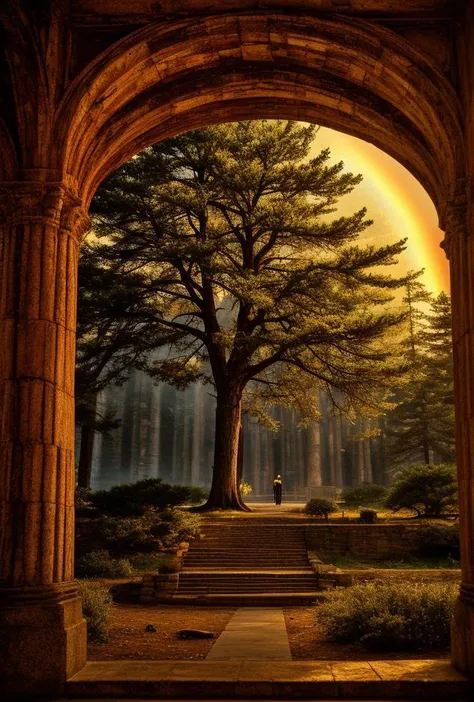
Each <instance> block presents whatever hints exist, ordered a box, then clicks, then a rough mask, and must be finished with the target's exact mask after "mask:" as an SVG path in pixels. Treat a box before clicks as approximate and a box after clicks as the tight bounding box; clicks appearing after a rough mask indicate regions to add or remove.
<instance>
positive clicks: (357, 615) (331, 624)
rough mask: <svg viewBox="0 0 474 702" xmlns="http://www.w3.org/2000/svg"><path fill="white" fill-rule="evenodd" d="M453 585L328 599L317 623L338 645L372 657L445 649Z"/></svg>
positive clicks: (378, 586)
mask: <svg viewBox="0 0 474 702" xmlns="http://www.w3.org/2000/svg"><path fill="white" fill-rule="evenodd" d="M457 594H458V586H457V585H455V584H454V583H413V584H410V587H409V588H401V587H400V586H399V585H398V584H385V583H383V584H382V583H370V584H368V585H355V586H353V587H350V588H346V589H342V588H341V589H337V590H333V591H332V592H330V593H328V595H329V597H328V600H327V601H326V602H324V603H323V604H322V605H320V606H319V607H318V610H317V620H318V622H319V623H320V625H321V626H322V627H323V629H324V631H325V633H326V634H327V636H329V637H330V638H331V639H332V640H333V641H337V642H338V643H361V644H362V645H363V646H364V647H365V648H368V649H369V650H372V651H378V652H381V651H408V650H433V649H441V648H446V647H448V646H449V640H450V621H451V617H452V615H453V613H454V605H455V602H456V598H457Z"/></svg>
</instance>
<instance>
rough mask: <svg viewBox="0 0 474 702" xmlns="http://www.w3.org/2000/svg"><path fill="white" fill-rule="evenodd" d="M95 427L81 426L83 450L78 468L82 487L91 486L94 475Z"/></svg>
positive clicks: (78, 482) (79, 481) (79, 482)
mask: <svg viewBox="0 0 474 702" xmlns="http://www.w3.org/2000/svg"><path fill="white" fill-rule="evenodd" d="M94 435H95V430H94V427H93V426H91V425H90V424H83V425H82V427H81V450H80V453H79V467H78V470H77V485H78V487H81V488H90V486H91V475H92V454H93V451H94Z"/></svg>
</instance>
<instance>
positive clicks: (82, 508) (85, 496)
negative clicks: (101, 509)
mask: <svg viewBox="0 0 474 702" xmlns="http://www.w3.org/2000/svg"><path fill="white" fill-rule="evenodd" d="M74 506H75V508H76V513H82V512H84V513H86V514H87V513H88V512H91V511H92V510H93V509H94V505H93V504H92V490H90V488H83V487H76V490H75V492H74Z"/></svg>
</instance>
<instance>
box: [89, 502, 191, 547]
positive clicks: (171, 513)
mask: <svg viewBox="0 0 474 702" xmlns="http://www.w3.org/2000/svg"><path fill="white" fill-rule="evenodd" d="M200 525H201V518H200V516H199V515H197V514H193V513H191V512H187V511H185V510H180V509H166V510H162V511H161V512H148V513H147V514H145V515H144V516H143V517H136V518H128V519H118V518H117V517H104V518H103V519H102V520H101V524H100V530H101V532H102V534H103V539H104V543H105V546H106V548H108V549H110V551H112V553H114V554H117V555H122V554H129V553H137V552H139V553H153V552H156V551H163V550H169V549H173V548H177V547H178V545H179V544H180V543H181V541H189V540H191V539H193V538H194V537H195V536H197V534H198V533H199V529H200Z"/></svg>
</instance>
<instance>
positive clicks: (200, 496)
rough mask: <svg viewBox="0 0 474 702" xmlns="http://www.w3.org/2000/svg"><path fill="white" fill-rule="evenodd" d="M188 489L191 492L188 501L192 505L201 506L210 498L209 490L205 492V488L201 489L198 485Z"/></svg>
mask: <svg viewBox="0 0 474 702" xmlns="http://www.w3.org/2000/svg"><path fill="white" fill-rule="evenodd" d="M187 489H188V490H189V499H188V501H189V502H190V503H191V504H192V505H200V504H201V502H205V501H206V500H207V498H208V497H209V490H205V489H204V488H202V487H199V486H197V485H193V486H191V487H188V488H187Z"/></svg>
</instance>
